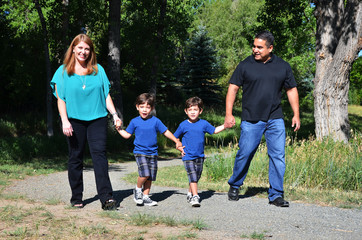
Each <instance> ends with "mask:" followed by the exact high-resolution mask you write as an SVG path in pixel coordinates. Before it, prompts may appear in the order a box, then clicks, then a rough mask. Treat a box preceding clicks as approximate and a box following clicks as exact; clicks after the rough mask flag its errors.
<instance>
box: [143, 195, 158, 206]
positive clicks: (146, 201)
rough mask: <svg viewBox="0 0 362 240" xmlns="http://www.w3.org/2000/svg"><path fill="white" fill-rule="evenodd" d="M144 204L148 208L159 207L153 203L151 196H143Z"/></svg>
mask: <svg viewBox="0 0 362 240" xmlns="http://www.w3.org/2000/svg"><path fill="white" fill-rule="evenodd" d="M143 204H144V205H146V206H157V202H156V201H152V199H151V198H150V197H149V196H143Z"/></svg>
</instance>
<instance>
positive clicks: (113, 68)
mask: <svg viewBox="0 0 362 240" xmlns="http://www.w3.org/2000/svg"><path fill="white" fill-rule="evenodd" d="M120 48H121V1H120V0H109V29H108V51H109V52H108V68H107V72H108V78H109V81H110V83H111V86H112V88H111V95H112V98H113V102H114V105H115V107H116V111H117V113H118V116H120V118H121V119H122V120H123V101H122V88H121V53H120Z"/></svg>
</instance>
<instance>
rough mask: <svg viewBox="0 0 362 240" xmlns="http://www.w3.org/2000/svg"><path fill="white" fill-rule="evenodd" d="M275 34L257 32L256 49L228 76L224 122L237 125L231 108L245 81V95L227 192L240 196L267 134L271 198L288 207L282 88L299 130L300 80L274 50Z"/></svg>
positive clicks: (270, 201) (227, 125) (229, 125)
mask: <svg viewBox="0 0 362 240" xmlns="http://www.w3.org/2000/svg"><path fill="white" fill-rule="evenodd" d="M273 43H274V37H273V35H272V34H271V33H270V32H268V31H262V32H260V33H258V34H257V35H256V36H255V39H254V44H253V49H252V51H253V54H252V55H251V56H249V57H247V58H246V59H245V60H244V61H242V62H240V63H239V65H238V66H237V68H236V69H235V71H234V73H233V75H232V76H231V78H230V81H229V88H228V93H227V95H226V114H225V123H224V125H225V127H226V128H231V127H233V126H234V125H235V118H234V116H233V114H232V111H233V105H234V102H235V98H236V94H237V92H238V90H239V88H240V87H242V89H243V96H242V122H241V133H240V140H239V151H238V153H237V155H236V157H235V164H234V169H233V175H232V176H231V177H230V179H229V181H228V183H229V185H230V189H229V192H228V198H229V200H231V201H237V200H239V188H240V186H242V185H243V182H244V180H245V177H246V175H247V172H248V169H249V166H250V162H251V160H252V158H253V156H254V154H255V152H256V149H257V148H258V146H259V143H260V141H261V138H262V136H263V134H264V136H265V140H266V144H267V148H268V155H269V184H270V187H269V191H268V193H269V197H268V198H269V204H273V205H275V206H278V207H289V202H287V201H285V200H284V198H283V194H284V190H283V181H284V172H285V125H284V120H283V112H282V108H281V93H282V89H283V88H285V90H286V93H287V96H288V100H289V103H290V105H291V107H292V110H293V113H294V116H293V119H292V127H294V126H295V128H294V131H298V130H299V128H300V119H299V100H298V91H297V88H296V86H297V84H296V82H295V79H294V76H293V73H292V69H291V67H290V65H289V64H288V63H287V62H285V61H284V60H283V59H281V58H279V57H277V56H275V55H274V54H273V53H272V51H273Z"/></svg>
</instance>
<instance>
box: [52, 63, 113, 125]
mask: <svg viewBox="0 0 362 240" xmlns="http://www.w3.org/2000/svg"><path fill="white" fill-rule="evenodd" d="M97 66H98V73H97V74H96V75H95V74H94V73H93V74H89V75H77V74H72V75H68V74H67V71H66V69H65V68H64V65H62V66H60V67H59V68H58V70H57V71H56V72H55V74H54V76H53V79H52V81H51V82H50V86H51V88H52V90H53V94H54V96H55V97H56V92H55V85H57V92H58V97H59V98H60V99H62V100H63V101H64V102H65V105H66V109H67V115H68V118H72V119H78V120H83V121H90V120H94V119H97V118H101V117H105V116H107V114H108V113H107V107H106V98H107V96H108V93H109V88H110V83H109V80H108V78H107V75H106V73H105V71H104V69H103V67H102V66H101V65H99V64H98V65H97Z"/></svg>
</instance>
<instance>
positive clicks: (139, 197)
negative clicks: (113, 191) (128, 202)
mask: <svg viewBox="0 0 362 240" xmlns="http://www.w3.org/2000/svg"><path fill="white" fill-rule="evenodd" d="M133 200H134V201H135V202H136V203H137V205H142V204H143V193H142V191H137V190H136V189H133Z"/></svg>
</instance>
